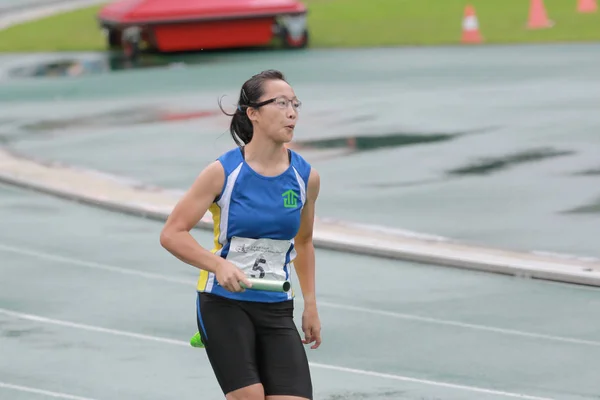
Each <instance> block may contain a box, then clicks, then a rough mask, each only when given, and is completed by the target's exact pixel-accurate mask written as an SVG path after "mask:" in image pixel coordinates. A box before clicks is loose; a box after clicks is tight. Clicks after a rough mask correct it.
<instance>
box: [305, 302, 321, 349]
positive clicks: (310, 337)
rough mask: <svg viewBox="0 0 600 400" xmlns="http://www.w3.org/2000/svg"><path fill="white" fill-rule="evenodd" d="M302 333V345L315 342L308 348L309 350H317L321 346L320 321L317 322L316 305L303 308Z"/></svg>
mask: <svg viewBox="0 0 600 400" xmlns="http://www.w3.org/2000/svg"><path fill="white" fill-rule="evenodd" d="M302 331H303V332H304V339H303V340H302V343H304V344H310V343H312V342H315V344H313V345H312V346H311V347H310V348H311V349H317V348H318V347H319V346H320V345H321V321H320V320H319V313H318V311H317V306H316V305H309V306H305V307H304V312H303V313H302Z"/></svg>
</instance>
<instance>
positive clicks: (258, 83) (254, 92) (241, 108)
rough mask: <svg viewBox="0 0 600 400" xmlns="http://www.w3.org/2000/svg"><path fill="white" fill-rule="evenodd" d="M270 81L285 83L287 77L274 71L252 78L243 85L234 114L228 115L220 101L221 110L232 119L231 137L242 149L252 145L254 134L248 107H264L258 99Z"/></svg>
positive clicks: (264, 72) (267, 71)
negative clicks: (246, 145)
mask: <svg viewBox="0 0 600 400" xmlns="http://www.w3.org/2000/svg"><path fill="white" fill-rule="evenodd" d="M269 80H282V81H285V76H284V75H283V73H281V72H280V71H277V70H274V69H269V70H266V71H262V72H261V73H258V74H256V75H254V76H252V77H251V78H250V79H248V80H247V81H246V82H244V84H243V85H242V88H241V90H240V97H239V99H238V103H237V108H236V110H235V112H234V113H233V114H228V113H227V112H226V111H225V110H223V107H222V106H221V101H220V100H219V108H221V111H222V112H223V113H224V114H225V115H228V116H230V117H231V123H230V125H229V132H230V133H231V137H232V138H233V140H234V141H235V143H236V144H237V145H238V146H240V147H242V146H243V145H245V144H248V143H250V141H251V140H252V135H253V134H254V127H253V126H252V121H250V118H248V115H247V114H246V110H247V109H248V107H260V106H261V105H262V104H260V103H258V99H260V97H261V96H262V95H263V94H264V83H265V82H266V81H269Z"/></svg>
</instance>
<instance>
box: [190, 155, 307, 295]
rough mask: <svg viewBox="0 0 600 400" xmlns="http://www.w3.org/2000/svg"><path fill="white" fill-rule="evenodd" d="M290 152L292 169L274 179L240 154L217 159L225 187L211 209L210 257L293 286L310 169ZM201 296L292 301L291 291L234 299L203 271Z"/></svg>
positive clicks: (257, 292) (211, 275) (264, 292)
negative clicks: (298, 238) (295, 244)
mask: <svg viewBox="0 0 600 400" xmlns="http://www.w3.org/2000/svg"><path fill="white" fill-rule="evenodd" d="M288 152H289V154H290V166H289V167H288V169H287V170H286V171H285V172H283V173H282V174H280V175H278V176H274V177H268V176H263V175H260V174H259V173H257V172H256V171H254V170H253V169H252V168H251V167H250V166H249V165H248V164H247V163H246V161H245V160H244V156H243V154H242V149H240V148H235V149H232V150H229V151H228V152H226V153H224V154H223V155H221V156H220V157H219V158H218V161H219V162H220V163H221V165H222V166H223V168H224V170H225V182H224V185H223V189H222V190H221V193H220V195H219V196H218V197H217V198H216V199H215V201H214V202H213V204H212V205H211V206H210V208H209V211H210V212H211V214H212V216H213V226H214V248H213V250H212V252H213V253H214V254H216V255H219V256H220V257H223V258H224V259H227V260H228V261H230V262H232V263H233V264H235V265H237V266H238V267H239V268H240V269H242V271H244V273H245V274H246V275H248V276H251V277H256V278H264V279H270V280H290V272H291V270H290V264H291V262H292V261H293V260H294V258H295V256H296V252H295V249H294V237H295V236H296V234H297V233H298V230H299V228H300V216H301V213H302V209H303V207H304V204H305V202H306V192H307V190H308V189H307V184H308V177H309V175H310V170H311V166H310V164H309V163H308V162H306V160H304V159H303V158H302V157H301V156H300V155H299V154H298V153H296V152H294V151H292V150H288ZM197 290H198V291H199V292H206V293H212V294H215V295H219V296H223V297H227V298H230V299H236V300H245V301H257V302H278V301H285V300H291V299H292V296H293V294H292V290H290V291H288V292H286V293H277V292H268V291H260V290H255V289H249V290H246V291H245V292H242V293H232V292H229V291H228V290H226V289H224V288H223V287H222V286H221V285H220V284H219V282H218V281H217V279H216V276H215V274H213V273H212V272H208V271H205V270H201V271H200V277H199V279H198V285H197Z"/></svg>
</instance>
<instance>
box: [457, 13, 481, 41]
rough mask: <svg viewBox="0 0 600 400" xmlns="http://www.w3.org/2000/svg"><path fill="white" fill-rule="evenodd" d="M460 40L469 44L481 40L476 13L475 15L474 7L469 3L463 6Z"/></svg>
mask: <svg viewBox="0 0 600 400" xmlns="http://www.w3.org/2000/svg"><path fill="white" fill-rule="evenodd" d="M461 42H462V43H469V44H472V43H481V42H483V38H482V37H481V33H479V21H478V20H477V15H475V8H474V7H473V6H470V5H469V6H466V7H465V16H464V18H463V23H462V39H461Z"/></svg>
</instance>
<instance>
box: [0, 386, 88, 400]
mask: <svg viewBox="0 0 600 400" xmlns="http://www.w3.org/2000/svg"><path fill="white" fill-rule="evenodd" d="M0 389H10V390H16V391H19V392H27V393H35V394H39V395H42V396H47V397H54V398H57V399H69V400H94V399H92V398H89V397H81V396H73V395H72V394H67V393H60V392H50V391H48V390H42V389H36V388H32V387H29V386H20V385H13V384H10V383H6V382H0Z"/></svg>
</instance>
